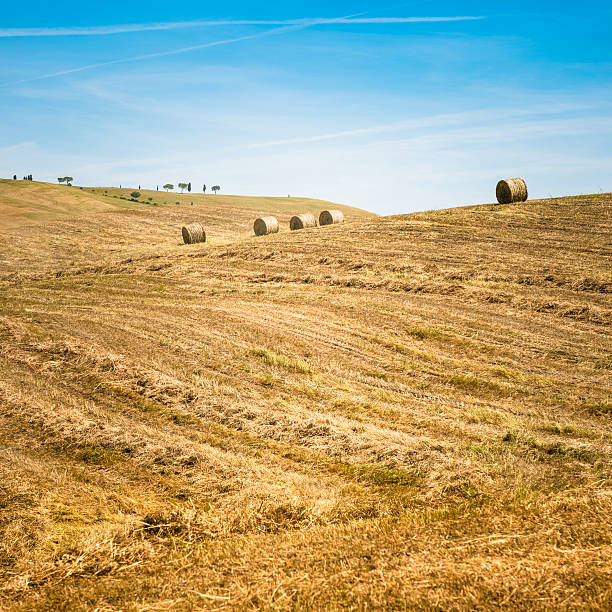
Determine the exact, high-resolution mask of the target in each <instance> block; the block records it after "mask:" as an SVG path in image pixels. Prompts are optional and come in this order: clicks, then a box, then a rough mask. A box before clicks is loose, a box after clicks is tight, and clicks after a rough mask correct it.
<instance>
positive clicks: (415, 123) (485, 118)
mask: <svg viewBox="0 0 612 612" xmlns="http://www.w3.org/2000/svg"><path fill="white" fill-rule="evenodd" d="M588 108H590V106H589V105H586V104H563V103H560V104H556V105H551V104H542V105H534V106H530V107H526V108H499V109H495V110H489V111H484V110H482V109H479V110H475V111H466V112H461V113H447V114H441V115H432V116H426V117H419V118H416V119H408V120H404V121H393V122H391V123H385V124H382V125H374V126H371V127H364V128H355V129H352V130H341V131H337V132H328V133H325V134H314V135H312V136H302V137H296V138H284V139H280V140H269V141H267V142H259V143H254V144H250V145H245V146H244V147H242V148H243V149H263V148H268V147H282V146H285V145H296V144H308V143H316V142H322V141H326V140H338V139H343V138H350V137H353V136H371V135H376V134H383V133H386V132H392V133H399V132H405V131H406V130H419V129H427V128H436V127H437V128H444V129H448V127H449V126H453V125H457V124H459V125H461V124H465V123H468V124H470V125H473V124H474V123H485V122H498V121H500V120H504V119H506V120H508V119H511V118H520V117H524V116H536V115H544V117H542V118H541V119H542V120H545V119H547V118H549V117H551V116H553V115H558V114H560V113H567V112H572V111H580V110H586V109H588ZM393 142H399V141H393Z"/></svg>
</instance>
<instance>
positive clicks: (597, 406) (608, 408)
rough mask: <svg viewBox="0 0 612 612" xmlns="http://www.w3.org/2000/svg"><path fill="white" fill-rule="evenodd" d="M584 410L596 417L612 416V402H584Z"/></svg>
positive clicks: (606, 400)
mask: <svg viewBox="0 0 612 612" xmlns="http://www.w3.org/2000/svg"><path fill="white" fill-rule="evenodd" d="M582 408H583V409H584V410H586V411H587V412H590V413H591V414H594V415H596V416H602V415H609V414H612V402H611V401H610V400H608V399H605V400H601V401H596V402H583V404H582Z"/></svg>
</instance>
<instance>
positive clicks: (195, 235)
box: [182, 223, 206, 244]
mask: <svg viewBox="0 0 612 612" xmlns="http://www.w3.org/2000/svg"><path fill="white" fill-rule="evenodd" d="M182 233H183V242H184V243H185V244H195V243H196V242H206V232H205V231H204V226H203V225H202V224H201V223H190V224H189V225H186V226H185V227H183V229H182Z"/></svg>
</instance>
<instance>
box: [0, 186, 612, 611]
mask: <svg viewBox="0 0 612 612" xmlns="http://www.w3.org/2000/svg"><path fill="white" fill-rule="evenodd" d="M7 185H8V182H5V183H4V184H3V185H2V189H3V190H5V191H6V190H9V188H10V189H11V190H13V193H12V196H11V197H12V198H13V200H17V201H18V200H19V194H18V193H16V192H15V191H14V190H18V189H20V188H21V187H20V186H19V185H15V184H12V185H8V186H7ZM50 187H51V186H49V188H50ZM54 189H63V190H64V191H66V190H68V189H69V188H66V187H54ZM73 189H74V188H73ZM5 191H4V192H3V191H2V190H0V194H2V193H5ZM107 191H108V192H110V190H107ZM69 193H71V194H74V193H77V196H76V197H79V193H80V194H85V193H87V190H83V191H81V190H78V192H77V190H74V191H71V192H69ZM89 194H91V196H90V195H89ZM101 194H102V195H101ZM103 194H104V190H94V192H92V191H91V190H90V191H89V193H88V194H87V196H86V197H87V198H90V197H91V198H94V199H96V201H99V202H101V203H102V204H104V205H108V209H105V210H100V211H97V212H96V211H94V212H88V213H87V214H81V213H80V212H79V213H78V214H72V213H71V214H64V213H63V212H62V214H61V215H60V217H59V218H58V217H55V220H52V219H51V217H49V218H48V219H46V220H45V222H44V223H42V224H39V225H33V224H29V225H28V224H17V223H13V224H11V226H10V227H6V229H5V231H0V261H1V263H2V266H1V267H0V372H1V374H0V608H2V609H15V610H19V609H23V610H36V609H39V610H49V609H66V610H68V609H70V610H80V609H82V610H90V609H96V608H97V609H99V610H190V609H214V610H217V609H219V610H224V609H228V610H229V609H275V610H295V609H304V610H309V609H310V610H320V609H330V610H333V609H351V608H352V609H364V610H365V609H405V608H417V609H418V608H420V609H432V608H434V609H444V610H446V609H466V610H467V609H479V608H480V609H482V608H496V609H508V608H513V609H534V608H536V609H537V608H541V609H549V608H551V607H556V608H558V609H560V610H563V609H568V610H569V609H576V608H588V609H601V610H607V609H610V607H611V606H612V592H611V589H610V584H611V581H612V570H611V568H612V542H611V540H612V538H611V529H610V525H611V524H612V494H611V493H612V491H611V488H610V485H611V476H612V473H611V472H612V468H611V462H610V459H611V458H612V422H611V409H610V399H609V398H610V391H611V388H612V382H611V376H610V370H611V369H612V355H611V352H610V346H611V338H610V325H611V323H612V304H611V303H610V292H611V291H612V272H611V270H612V266H611V265H610V259H611V257H610V256H611V254H612V250H611V244H610V236H611V235H612V219H611V216H610V212H611V210H612V194H599V195H593V196H580V197H573V198H560V199H555V200H542V201H533V202H528V203H525V204H520V205H509V206H497V205H496V206H493V205H483V206H473V207H464V208H456V209H449V210H444V211H434V212H429V213H419V214H414V215H406V216H397V217H386V218H380V217H376V216H373V215H369V214H368V213H365V212H364V211H358V210H356V209H346V211H347V219H348V222H347V223H346V224H344V225H343V226H334V227H325V228H317V229H313V230H304V231H300V232H288V231H284V232H282V233H281V234H278V235H274V236H266V237H263V238H255V237H254V236H251V235H250V223H252V219H253V217H254V215H255V216H256V215H258V214H260V213H263V212H266V211H268V210H270V211H274V212H277V214H279V216H281V217H282V220H283V224H284V225H286V221H287V220H288V218H289V216H290V215H291V214H292V213H293V212H301V210H306V209H307V206H311V207H312V208H311V209H312V210H319V209H320V207H323V206H326V205H327V203H317V202H316V201H299V202H298V201H293V202H292V201H288V200H285V199H276V200H265V201H263V200H261V201H255V200H253V199H249V198H246V199H244V200H243V201H242V203H241V202H240V201H238V200H237V199H236V198H233V199H232V198H229V199H223V196H218V199H217V200H215V199H214V198H213V197H212V196H211V197H210V199H209V196H199V198H201V201H200V200H199V199H194V200H193V201H194V205H193V207H192V206H191V201H192V198H191V196H183V197H182V199H180V198H177V197H175V196H174V195H173V196H171V197H172V201H171V202H169V203H168V204H165V203H164V202H163V201H160V202H159V204H160V205H159V206H157V207H155V206H153V205H152V204H151V205H147V204H135V203H128V202H127V201H125V200H119V199H117V198H113V197H112V195H111V196H109V195H103ZM143 196H144V197H145V198H146V197H160V196H150V195H146V194H143ZM3 197H5V196H3ZM83 197H85V195H83ZM107 200H108V201H112V202H116V203H117V206H114V204H105V203H106V202H107ZM175 201H180V202H181V204H179V205H178V206H177V205H176V204H175V203H174V202H175ZM2 202H5V199H3V200H2ZM66 206H68V205H66ZM123 206H126V207H127V208H122V207H123ZM274 207H276V208H274ZM296 207H297V209H296ZM196 219H203V220H204V222H205V223H206V225H207V228H208V230H209V232H210V235H211V237H212V240H211V242H210V243H207V244H200V245H192V246H185V245H181V244H180V242H179V239H180V233H179V232H180V225H181V224H182V223H183V222H184V221H189V220H196Z"/></svg>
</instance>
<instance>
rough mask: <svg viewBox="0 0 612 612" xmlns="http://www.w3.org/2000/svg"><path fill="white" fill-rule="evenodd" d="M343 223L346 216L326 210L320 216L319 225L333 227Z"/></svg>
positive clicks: (337, 211)
mask: <svg viewBox="0 0 612 612" xmlns="http://www.w3.org/2000/svg"><path fill="white" fill-rule="evenodd" d="M343 221H344V215H343V214H342V213H341V212H340V211H339V210H324V211H323V212H322V213H321V214H320V215H319V225H332V224H333V223H342V222H343Z"/></svg>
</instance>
